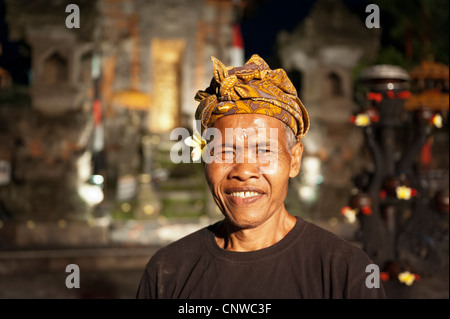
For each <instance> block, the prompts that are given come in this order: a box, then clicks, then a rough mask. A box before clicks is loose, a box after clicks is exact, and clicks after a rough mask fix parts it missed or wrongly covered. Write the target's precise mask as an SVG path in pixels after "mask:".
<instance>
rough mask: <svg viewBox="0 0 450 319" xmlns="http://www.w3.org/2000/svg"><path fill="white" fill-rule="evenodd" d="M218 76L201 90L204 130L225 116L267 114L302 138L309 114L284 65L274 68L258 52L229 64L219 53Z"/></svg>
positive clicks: (200, 115)
mask: <svg viewBox="0 0 450 319" xmlns="http://www.w3.org/2000/svg"><path fill="white" fill-rule="evenodd" d="M211 59H212V61H213V72H214V77H213V79H212V80H211V83H210V86H209V87H208V88H207V89H206V90H205V91H198V92H197V94H196V96H195V99H196V100H197V101H199V102H200V104H199V105H198V107H197V111H196V112H195V118H196V119H197V120H201V123H202V131H203V130H204V129H206V128H208V127H211V126H212V125H213V124H214V122H215V121H217V120H218V119H220V118H221V117H223V116H227V115H233V114H264V115H268V116H272V117H275V118H277V119H279V120H281V121H282V122H284V123H285V124H286V125H288V126H289V127H290V128H291V129H292V130H293V131H294V134H295V136H296V138H297V140H301V139H302V138H303V137H304V136H305V134H306V133H307V132H308V129H309V116H308V112H307V111H306V108H305V107H304V106H303V104H302V102H301V101H300V99H299V98H298V96H297V91H296V89H295V87H294V85H293V84H292V82H291V81H290V80H289V78H288V76H287V74H286V72H285V71H284V70H283V69H276V70H271V69H270V68H269V66H268V65H267V63H266V62H265V61H264V60H263V59H262V58H261V57H259V56H258V55H257V54H254V55H253V56H252V57H251V58H250V60H248V61H247V63H245V64H244V66H242V67H232V66H231V67H226V66H225V65H224V64H223V63H222V62H220V61H219V60H218V59H216V58H215V57H211Z"/></svg>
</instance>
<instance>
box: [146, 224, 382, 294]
mask: <svg viewBox="0 0 450 319" xmlns="http://www.w3.org/2000/svg"><path fill="white" fill-rule="evenodd" d="M216 225H217V224H214V225H211V226H209V227H205V228H203V229H200V230H198V231H196V232H194V233H192V234H190V235H188V236H186V237H184V238H182V239H180V240H178V241H176V242H173V243H171V244H169V245H168V246H166V247H164V248H162V249H160V250H159V251H157V252H156V254H155V255H153V257H152V258H151V259H150V261H149V262H148V264H147V266H146V268H145V271H144V274H143V276H142V279H141V282H140V285H139V289H138V292H137V298H151V299H174V298H175V299H190V298H192V299H202V298H211V299H221V298H229V299H232V298H239V299H248V298H251V299H266V298H270V299H279V298H283V299H293V298H294V299H295V298H308V299H323V298H326V299H329V298H337V299H340V298H350V299H356V298H363V299H369V298H386V296H385V292H384V290H383V287H382V286H381V284H380V288H376V287H373V288H368V287H367V286H366V278H367V277H368V276H369V275H370V272H366V267H367V265H369V264H372V263H373V262H372V261H371V260H370V258H369V257H368V256H367V255H366V253H365V252H364V251H363V250H361V249H360V248H358V247H356V246H355V245H353V244H351V243H349V242H347V241H345V240H344V239H342V238H340V237H338V236H337V235H335V234H333V233H331V232H329V231H327V230H325V229H322V228H320V227H319V226H317V225H315V224H313V223H310V222H307V221H305V220H303V219H301V218H299V217H297V222H296V224H295V226H294V227H293V228H292V230H291V231H290V232H289V233H288V234H287V235H286V236H285V237H284V238H283V239H281V240H280V241H279V242H277V243H276V244H274V245H272V246H270V247H267V248H264V249H260V250H256V251H250V252H235V251H228V250H225V249H222V248H220V247H219V246H218V245H217V243H216V241H215V237H214V228H215V227H216Z"/></svg>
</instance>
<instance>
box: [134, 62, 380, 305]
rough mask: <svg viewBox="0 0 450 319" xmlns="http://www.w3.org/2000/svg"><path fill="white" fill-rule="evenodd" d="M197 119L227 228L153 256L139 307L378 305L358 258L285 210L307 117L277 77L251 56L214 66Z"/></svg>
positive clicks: (364, 259)
mask: <svg viewBox="0 0 450 319" xmlns="http://www.w3.org/2000/svg"><path fill="white" fill-rule="evenodd" d="M213 63H214V65H213V68H214V77H213V79H212V81H211V84H210V86H209V87H208V88H207V89H206V90H205V91H199V92H198V93H197V96H196V99H197V100H198V101H200V104H199V106H198V108H197V111H196V119H198V120H200V121H201V124H202V125H201V126H202V129H201V130H202V132H203V133H205V132H208V130H213V131H215V132H217V134H206V135H205V134H204V136H209V135H213V136H214V140H213V141H211V142H210V143H208V144H207V147H206V148H205V149H204V152H206V153H205V154H206V156H204V157H203V158H204V159H205V157H206V160H205V161H204V170H205V175H206V180H207V182H208V185H209V187H210V190H211V192H212V195H213V197H214V200H215V202H216V203H217V205H218V207H219V208H220V210H221V211H222V213H223V215H224V219H223V220H222V221H220V222H218V223H216V224H213V225H211V226H209V227H206V228H203V229H201V230H199V231H197V232H195V233H193V234H191V235H189V236H186V237H184V238H182V239H180V240H178V241H176V242H174V243H172V244H170V245H168V246H166V247H164V248H162V249H160V250H159V251H158V252H157V253H156V254H155V255H154V256H153V257H152V258H151V259H150V261H149V262H148V264H147V266H146V269H145V271H144V274H143V276H142V279H141V283H140V286H139V289H138V293H137V298H152V299H158V298H252V299H254V298H274V299H275V298H288V299H292V298H309V299H311V298H313V299H323V298H326V299H330V298H336V299H341V298H385V293H384V290H383V288H382V287H381V286H380V287H379V288H377V287H376V285H375V287H374V285H373V284H366V281H367V280H366V279H367V278H368V276H369V275H370V273H366V267H367V266H368V265H370V264H372V261H371V260H370V259H369V257H368V256H367V255H366V254H365V253H364V252H363V251H362V250H361V249H359V248H357V247H356V246H354V245H352V244H351V243H348V242H346V241H345V240H343V239H342V238H340V237H338V236H336V235H335V234H332V233H330V232H328V231H326V230H324V229H322V228H320V227H318V226H316V225H314V224H313V223H310V222H307V221H305V220H303V219H301V218H299V217H295V216H293V215H291V214H289V212H288V211H287V210H286V208H285V205H284V200H285V198H286V195H287V191H288V186H289V179H290V178H293V177H295V176H297V175H298V173H299V171H300V166H301V157H302V152H303V144H302V142H301V140H302V139H303V137H304V136H305V135H306V133H307V132H308V129H309V117H308V113H307V111H306V109H305V107H304V106H303V104H302V102H301V101H300V99H299V98H298V97H297V92H296V90H295V88H294V86H293V85H292V83H291V81H290V80H289V78H288V77H287V75H286V72H285V71H284V70H282V69H276V70H271V69H270V68H269V66H268V65H267V64H266V63H265V61H264V60H262V59H261V58H260V57H259V56H257V55H253V56H252V58H251V59H250V60H249V61H248V62H247V63H246V64H245V65H244V66H243V67H236V68H233V67H226V66H225V65H223V64H222V63H221V62H220V61H219V60H217V59H215V58H213Z"/></svg>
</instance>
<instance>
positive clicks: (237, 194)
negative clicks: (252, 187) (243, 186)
mask: <svg viewBox="0 0 450 319" xmlns="http://www.w3.org/2000/svg"><path fill="white" fill-rule="evenodd" d="M230 195H231V196H234V197H239V198H249V197H254V196H258V195H260V194H259V193H257V192H233V193H230Z"/></svg>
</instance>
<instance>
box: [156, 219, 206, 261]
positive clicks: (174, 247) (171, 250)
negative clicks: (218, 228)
mask: <svg viewBox="0 0 450 319" xmlns="http://www.w3.org/2000/svg"><path fill="white" fill-rule="evenodd" d="M211 226H212V225H210V226H207V227H203V228H200V229H198V230H196V231H194V232H193V233H191V234H189V235H186V236H184V237H182V238H180V239H178V240H176V241H174V242H172V243H170V244H168V245H166V246H164V247H162V248H160V249H159V250H158V251H157V252H156V253H155V254H154V255H153V256H152V258H151V260H150V262H153V263H155V262H156V263H159V262H163V261H171V262H176V261H177V260H180V261H185V260H186V258H190V259H191V258H192V257H194V256H196V255H199V254H203V253H204V252H205V250H206V249H205V243H206V240H208V237H209V236H211V234H210V228H211Z"/></svg>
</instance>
